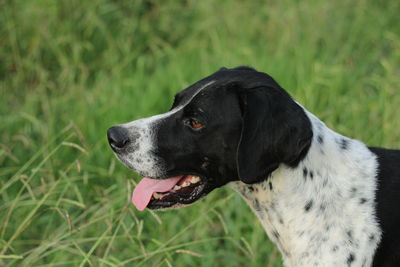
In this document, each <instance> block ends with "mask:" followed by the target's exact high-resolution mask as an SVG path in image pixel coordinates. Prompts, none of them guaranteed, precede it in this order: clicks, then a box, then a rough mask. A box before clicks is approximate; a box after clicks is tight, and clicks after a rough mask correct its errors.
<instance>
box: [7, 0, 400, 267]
mask: <svg viewBox="0 0 400 267" xmlns="http://www.w3.org/2000/svg"><path fill="white" fill-rule="evenodd" d="M399 10H400V2H398V1H374V0H357V1H354V0H336V1H323V0H314V1H295V0H280V1H267V2H263V3H261V1H260V2H258V1H257V2H256V1H233V0H226V1H211V0H203V1H195V0H185V1H184V0H180V1H151V0H137V1H119V0H114V1H111V0H92V1H77V0H71V1H53V0H38V1H18V0H16V1H11V0H10V1H7V0H5V1H0V95H1V98H0V177H1V180H0V197H1V198H0V199H1V202H0V266H2V265H9V266H16V265H18V266H224V265H225V266H281V260H280V255H279V253H278V252H277V250H276V248H275V247H274V246H273V245H272V244H271V243H269V241H268V239H267V237H266V235H265V234H264V231H263V229H262V227H261V226H260V224H259V222H258V221H257V219H256V218H255V216H254V215H253V214H252V213H251V211H250V210H249V208H248V207H246V205H245V203H244V202H243V201H242V200H241V199H240V197H239V196H237V195H236V194H235V193H233V192H232V191H229V190H227V189H218V190H216V191H215V192H213V193H211V194H210V195H209V196H208V197H207V198H206V199H205V200H202V201H200V202H199V203H197V204H196V205H194V206H192V207H189V208H185V209H181V210H176V211H169V212H156V213H155V212H152V211H144V212H142V213H140V212H137V211H136V210H135V209H134V208H133V207H132V205H130V204H129V198H130V194H131V192H132V189H133V187H134V185H135V183H136V182H137V181H138V178H139V177H137V176H136V175H135V174H134V173H132V172H131V171H129V170H128V169H127V168H125V167H123V166H122V165H121V164H120V163H119V162H117V161H116V160H115V158H114V156H113V155H112V153H111V151H110V149H109V148H108V145H107V142H106V138H105V132H106V130H107V128H108V127H109V126H111V125H114V124H117V123H122V122H126V121H130V120H133V119H136V118H140V117H143V116H149V115H151V114H156V113H159V112H163V111H166V110H167V109H168V107H169V105H170V104H171V101H172V96H173V95H174V94H175V93H176V92H177V91H179V90H180V89H182V88H184V87H186V86H188V85H189V84H191V83H192V82H195V81H196V80H198V79H200V78H202V77H203V76H205V75H208V74H210V73H211V72H213V71H215V70H217V69H218V68H219V67H221V66H227V67H233V66H237V65H250V66H253V67H255V68H257V69H259V70H262V71H265V72H268V73H269V74H271V75H272V76H273V77H275V78H276V80H277V81H278V82H279V83H280V84H281V85H282V86H283V87H284V88H286V89H287V90H288V91H289V92H290V93H291V94H292V95H293V96H294V97H295V98H296V99H297V100H298V101H299V102H301V103H303V104H304V106H306V107H307V108H308V109H309V110H310V111H312V112H313V113H315V114H316V115H317V116H319V117H320V118H321V119H323V120H324V121H325V122H327V124H328V125H329V126H331V127H332V128H334V129H336V130H337V131H339V132H341V133H343V134H345V135H348V136H350V137H353V138H358V139H361V140H364V141H365V142H366V143H368V144H370V145H379V146H387V147H400V129H399V127H398V122H399V120H400V113H399V112H398V108H399V106H400V94H399V84H400V68H399V66H400V35H399V34H400V23H399V19H398V14H399Z"/></svg>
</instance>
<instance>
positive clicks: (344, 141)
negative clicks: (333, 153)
mask: <svg viewBox="0 0 400 267" xmlns="http://www.w3.org/2000/svg"><path fill="white" fill-rule="evenodd" d="M348 146H349V141H348V140H347V139H344V138H343V139H342V140H341V141H340V148H341V149H343V150H346V149H347V148H348Z"/></svg>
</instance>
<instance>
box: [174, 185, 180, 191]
mask: <svg viewBox="0 0 400 267" xmlns="http://www.w3.org/2000/svg"><path fill="white" fill-rule="evenodd" d="M181 188H182V187H181V186H179V185H175V186H174V188H173V189H174V190H175V191H177V190H179V189H181Z"/></svg>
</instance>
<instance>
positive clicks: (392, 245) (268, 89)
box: [108, 67, 400, 267]
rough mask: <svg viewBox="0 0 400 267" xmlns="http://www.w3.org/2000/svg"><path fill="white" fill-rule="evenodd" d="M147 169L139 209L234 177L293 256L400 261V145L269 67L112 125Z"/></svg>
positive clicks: (306, 260) (120, 144) (130, 160)
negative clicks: (290, 88)
mask: <svg viewBox="0 0 400 267" xmlns="http://www.w3.org/2000/svg"><path fill="white" fill-rule="evenodd" d="M108 140H109V143H110V145H111V147H112V149H113V150H114V152H115V154H116V155H117V157H118V158H119V159H120V160H121V161H122V162H123V163H124V164H125V165H127V166H128V167H129V168H131V169H133V170H135V171H136V172H138V173H139V174H141V175H143V176H148V177H150V178H143V180H142V181H141V182H140V183H139V184H138V186H137V187H136V189H135V192H134V194H133V196H132V201H133V203H134V204H135V205H136V207H137V208H138V209H140V210H142V209H144V208H145V207H148V208H150V209H164V208H171V207H181V206H185V205H188V204H191V203H193V202H195V201H196V200H198V199H200V198H201V197H203V196H205V195H207V194H208V193H210V192H211V191H212V190H213V189H215V188H218V187H220V186H223V185H228V186H230V187H231V188H233V189H235V190H236V191H237V192H239V193H240V194H241V195H242V196H243V198H244V199H245V200H246V202H247V203H248V204H249V205H250V206H251V207H252V209H253V210H254V212H255V213H256V214H257V216H258V218H259V219H260V221H261V223H262V225H263V226H264V228H265V230H266V232H267V234H268V235H269V237H270V239H271V240H272V241H273V242H274V243H275V244H276V245H277V246H278V247H279V249H280V251H281V252H282V254H283V258H284V263H285V265H286V266H306V267H308V266H335V267H337V266H364V267H366V266H379V267H381V266H400V210H399V206H397V205H400V151H395V150H386V149H382V148H372V147H367V146H366V145H364V144H363V143H361V142H360V141H357V140H354V139H350V138H347V137H344V136H342V135H340V134H338V133H336V132H334V131H332V130H331V129H329V128H328V127H327V126H326V125H325V124H324V123H323V122H321V121H320V120H319V119H318V118H317V117H315V116H314V115H312V114H311V113H309V112H308V111H307V110H306V109H304V108H303V107H302V106H301V105H300V104H298V103H297V102H296V101H294V100H293V99H292V98H291V97H290V96H289V94H288V93H287V92H286V91H285V90H284V89H282V88H281V87H280V86H279V85H278V84H277V83H276V82H275V81H274V80H273V79H272V78H271V77H270V76H268V75H267V74H265V73H261V72H258V71H256V70H254V69H252V68H248V67H238V68H234V69H226V68H222V69H220V70H219V71H217V72H216V73H214V74H212V75H210V76H208V77H206V78H204V79H202V80H200V81H198V82H196V83H195V84H193V85H191V86H189V87H188V88H186V89H184V90H183V91H181V92H179V93H178V94H177V95H176V96H175V100H174V103H173V105H172V108H171V109H170V111H169V112H167V113H164V114H161V115H157V116H153V117H150V118H146V119H140V120H136V121H132V122H130V123H126V124H122V125H119V126H115V127H112V128H110V129H109V130H108Z"/></svg>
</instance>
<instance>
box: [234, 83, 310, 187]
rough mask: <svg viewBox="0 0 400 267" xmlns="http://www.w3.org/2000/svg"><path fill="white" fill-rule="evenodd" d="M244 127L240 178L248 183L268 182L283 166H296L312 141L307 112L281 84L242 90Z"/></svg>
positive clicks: (238, 150) (239, 149)
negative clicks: (279, 167) (277, 169)
mask: <svg viewBox="0 0 400 267" xmlns="http://www.w3.org/2000/svg"><path fill="white" fill-rule="evenodd" d="M238 93H239V98H240V102H241V109H242V114H243V115H242V116H243V125H242V132H241V137H240V141H239V145H238V148H237V169H238V176H239V179H240V180H241V181H242V182H244V183H247V184H252V183H257V182H260V181H262V180H264V179H266V178H267V177H268V176H269V175H270V174H271V173H272V172H273V171H274V170H275V169H276V168H278V166H279V164H281V163H284V164H286V165H288V166H291V167H295V166H297V164H298V163H299V161H300V160H301V159H303V157H304V156H305V154H306V153H307V151H308V148H309V147H310V144H311V140H312V135H313V133H312V129H311V123H310V121H309V119H308V117H307V116H306V114H305V112H304V110H303V109H302V108H301V107H300V106H299V105H298V104H297V103H295V102H294V101H293V99H292V98H291V97H290V96H289V95H288V94H287V93H286V92H285V91H284V90H283V89H282V88H280V87H279V85H277V84H276V83H275V82H274V83H273V84H272V86H268V85H265V84H263V85H261V84H257V85H256V87H253V88H247V89H243V90H240V92H238Z"/></svg>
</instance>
